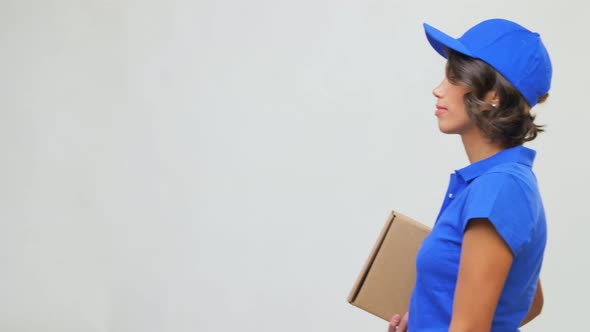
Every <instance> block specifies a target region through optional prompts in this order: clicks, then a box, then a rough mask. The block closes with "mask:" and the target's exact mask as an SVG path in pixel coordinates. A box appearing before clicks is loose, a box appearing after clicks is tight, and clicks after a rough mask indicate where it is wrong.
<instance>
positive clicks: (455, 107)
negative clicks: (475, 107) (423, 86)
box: [432, 77, 477, 135]
mask: <svg viewBox="0 0 590 332" xmlns="http://www.w3.org/2000/svg"><path fill="white" fill-rule="evenodd" d="M469 90H470V89H469V87H467V86H465V85H462V84H460V83H457V84H456V83H451V82H450V81H449V80H448V78H447V77H445V78H444V79H443V80H442V82H441V83H440V84H439V85H438V86H437V87H435V88H434V89H433V90H432V94H433V95H434V96H435V97H436V99H437V101H436V111H435V113H434V114H435V115H436V117H437V118H438V128H439V129H440V131H442V132H443V133H445V134H460V135H462V134H465V133H466V132H468V131H472V130H476V128H477V127H476V125H475V123H474V122H473V120H471V119H470V118H469V115H467V108H466V106H465V101H464V99H463V97H464V96H465V94H466V93H468V92H469Z"/></svg>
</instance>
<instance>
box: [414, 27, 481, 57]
mask: <svg viewBox="0 0 590 332" xmlns="http://www.w3.org/2000/svg"><path fill="white" fill-rule="evenodd" d="M424 32H426V38H427V39H428V42H429V43H430V45H431V46H432V48H434V50H435V51H437V52H438V54H440V55H442V56H443V57H445V58H446V57H447V55H446V54H445V50H446V49H452V50H455V51H457V52H459V53H463V54H465V55H468V56H471V52H469V50H468V49H467V48H465V46H464V45H463V44H462V43H461V42H460V41H459V40H457V39H455V38H453V37H451V36H449V35H447V34H446V33H444V32H442V31H440V30H438V29H437V28H435V27H433V26H431V25H428V24H427V23H424Z"/></svg>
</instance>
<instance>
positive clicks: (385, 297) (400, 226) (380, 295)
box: [348, 211, 430, 321]
mask: <svg viewBox="0 0 590 332" xmlns="http://www.w3.org/2000/svg"><path fill="white" fill-rule="evenodd" d="M428 233H430V228H429V227H428V226H425V225H423V224H421V223H419V222H417V221H415V220H413V219H411V218H409V217H407V216H405V215H403V214H401V213H399V212H396V211H392V212H391V214H390V216H389V218H388V219H387V221H386V222H385V226H383V229H382V230H381V234H380V235H379V237H378V238H377V241H376V242H375V245H374V246H373V250H372V251H371V254H370V255H369V257H368V258H367V261H366V262H365V265H364V267H363V269H362V270H361V272H360V274H359V276H358V278H357V280H356V282H355V284H354V286H353V288H352V290H351V291H350V294H349V296H348V302H350V303H351V304H352V305H355V306H357V307H359V308H361V309H363V310H365V311H367V312H369V313H372V314H373V315H375V316H378V317H381V318H383V319H385V320H386V321H389V320H390V319H391V317H392V316H393V314H395V313H399V314H402V315H403V314H404V313H405V312H406V311H408V306H409V303H410V296H411V294H412V289H413V288H414V282H415V280H416V270H415V261H416V254H417V252H418V249H419V248H420V245H421V244H422V241H423V240H424V238H425V237H426V236H427V235H428Z"/></svg>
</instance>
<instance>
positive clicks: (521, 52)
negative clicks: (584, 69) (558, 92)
mask: <svg viewBox="0 0 590 332" xmlns="http://www.w3.org/2000/svg"><path fill="white" fill-rule="evenodd" d="M424 30H425V32H426V37H427V38H428V41H429V42H430V45H432V47H433V48H434V49H435V50H436V51H437V52H438V53H439V54H440V55H442V56H443V57H446V56H445V49H447V48H448V49H452V50H455V51H457V52H459V53H463V54H465V55H467V56H470V57H472V58H476V59H480V60H483V61H484V62H486V63H487V64H489V65H490V66H492V67H493V68H494V69H496V70H497V71H498V72H500V74H502V76H504V77H505V78H506V79H507V80H508V81H509V82H510V83H512V85H513V86H514V87H515V88H516V89H517V90H518V91H520V93H521V94H522V95H523V96H524V98H525V99H526V100H527V102H528V104H529V106H530V107H533V106H535V105H536V104H537V101H538V99H539V97H541V96H543V95H544V94H546V93H547V92H548V91H549V88H550V87H551V73H552V68H551V60H550V59H549V54H548V53H547V49H545V45H543V42H542V41H541V37H540V36H539V34H538V33H536V32H531V31H529V30H527V29H526V28H524V27H522V26H520V25H518V24H516V23H514V22H511V21H508V20H504V19H491V20H486V21H483V22H481V23H479V24H477V25H476V26H474V27H473V28H471V29H469V30H467V32H465V34H463V36H461V37H460V38H458V39H455V38H453V37H451V36H449V35H447V34H445V33H444V32H442V31H440V30H438V29H436V28H434V27H432V26H430V25H428V24H426V23H424Z"/></svg>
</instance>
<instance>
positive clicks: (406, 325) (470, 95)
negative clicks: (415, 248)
mask: <svg viewBox="0 0 590 332" xmlns="http://www.w3.org/2000/svg"><path fill="white" fill-rule="evenodd" d="M424 28H425V31H426V36H427V38H428V41H429V42H430V44H431V46H432V47H433V48H434V49H435V50H436V51H437V52H438V53H439V54H441V55H442V56H444V57H445V58H447V64H446V75H445V77H444V79H443V80H442V82H441V83H440V84H439V85H438V86H437V87H435V88H434V90H433V91H432V93H433V95H434V97H435V98H436V107H435V111H434V115H435V116H436V117H437V120H438V127H439V129H440V131H442V132H443V133H445V134H458V135H459V136H460V137H461V140H462V143H463V146H464V148H465V152H466V153H467V157H468V159H469V162H470V164H469V165H468V166H466V167H465V168H462V169H459V170H457V171H455V172H454V173H453V174H451V179H450V184H449V187H448V190H447V192H446V195H445V198H444V201H443V204H442V208H441V210H440V213H439V215H438V217H437V219H436V222H435V224H434V227H433V229H432V232H431V234H430V235H429V236H428V237H427V238H426V239H425V240H424V242H423V243H422V246H421V248H420V250H419V252H418V255H417V258H416V284H415V286H414V290H413V293H412V298H411V301H410V307H409V318H408V314H406V315H405V317H403V318H400V315H395V316H394V317H393V318H392V320H391V323H390V328H389V329H390V331H398V332H403V331H406V330H408V331H410V332H422V331H424V332H439V331H440V332H443V331H444V332H447V331H450V332H463V331H493V332H516V331H518V328H519V326H520V325H522V324H523V323H524V322H526V321H528V320H530V319H532V318H533V317H534V316H535V315H537V314H538V313H539V311H540V306H541V305H542V292H541V289H540V283H539V272H540V270H541V264H542V261H543V253H544V250H545V243H546V239H547V233H546V230H547V229H546V221H545V213H544V208H543V203H542V200H541V196H540V194H539V189H538V186H537V180H536V177H535V175H534V173H533V171H532V166H533V161H534V158H535V151H533V150H531V149H529V148H526V147H523V146H522V144H523V143H524V142H527V141H530V140H533V139H534V138H535V137H536V136H537V134H538V133H539V132H541V131H542V128H541V127H540V126H538V125H536V124H535V122H534V120H535V117H534V115H532V114H531V108H532V107H534V106H535V105H536V104H537V103H539V102H543V101H544V100H545V99H546V98H547V93H548V91H549V87H550V83H551V74H552V67H551V62H550V59H549V55H548V53H547V50H546V49H545V46H544V45H543V42H542V41H541V38H540V36H539V34H537V33H535V32H531V31H529V30H527V29H526V28H524V27H522V26H520V25H518V24H516V23H514V22H511V21H508V20H504V19H492V20H486V21H484V22H481V23H479V24H477V25H476V26H474V27H472V28H471V29H469V30H468V31H467V32H465V34H464V35H463V36H462V37H460V38H458V39H455V38H452V37H450V36H448V35H447V34H445V33H443V32H441V31H439V30H437V29H435V28H433V27H432V26H430V25H427V24H424ZM535 294H536V296H535Z"/></svg>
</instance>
